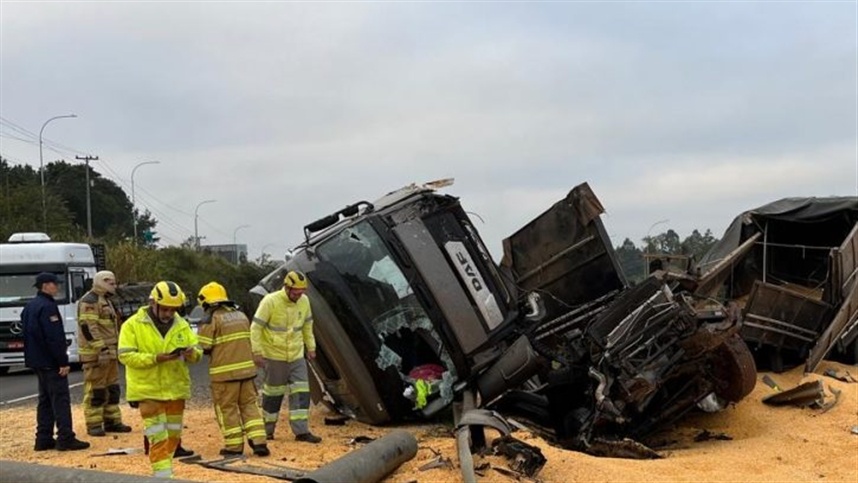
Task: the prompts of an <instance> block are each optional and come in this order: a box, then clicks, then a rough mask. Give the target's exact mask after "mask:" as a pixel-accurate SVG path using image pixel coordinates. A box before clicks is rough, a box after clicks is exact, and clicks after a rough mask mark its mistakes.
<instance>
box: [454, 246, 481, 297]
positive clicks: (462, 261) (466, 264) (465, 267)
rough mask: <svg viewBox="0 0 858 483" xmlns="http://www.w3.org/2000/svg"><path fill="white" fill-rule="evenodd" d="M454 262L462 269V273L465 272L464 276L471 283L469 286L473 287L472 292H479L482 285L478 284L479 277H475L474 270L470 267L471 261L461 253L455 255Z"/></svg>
mask: <svg viewBox="0 0 858 483" xmlns="http://www.w3.org/2000/svg"><path fill="white" fill-rule="evenodd" d="M456 261H457V262H459V265H461V267H462V271H464V272H465V275H467V276H468V279H469V280H470V281H471V285H473V286H474V290H476V291H477V292H479V291H480V290H482V289H483V284H482V283H480V277H479V276H478V275H477V273H476V271H475V270H474V266H473V265H471V261H470V260H469V259H468V258H466V257H465V255H464V254H462V252H459V253H457V254H456Z"/></svg>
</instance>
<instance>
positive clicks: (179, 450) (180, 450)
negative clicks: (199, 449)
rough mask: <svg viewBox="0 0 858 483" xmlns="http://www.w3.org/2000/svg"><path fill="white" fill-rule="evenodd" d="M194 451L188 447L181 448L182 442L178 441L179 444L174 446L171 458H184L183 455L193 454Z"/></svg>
mask: <svg viewBox="0 0 858 483" xmlns="http://www.w3.org/2000/svg"><path fill="white" fill-rule="evenodd" d="M193 455H194V451H193V450H190V449H185V448H182V443H181V442H179V446H178V447H177V448H176V451H174V452H173V458H184V457H185V456H193Z"/></svg>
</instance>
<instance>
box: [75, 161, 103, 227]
mask: <svg viewBox="0 0 858 483" xmlns="http://www.w3.org/2000/svg"><path fill="white" fill-rule="evenodd" d="M74 158H75V159H79V160H81V161H86V236H88V237H89V238H90V239H92V202H91V200H90V197H89V162H90V161H98V156H90V155H86V156H82V157H81V156H75V157H74Z"/></svg>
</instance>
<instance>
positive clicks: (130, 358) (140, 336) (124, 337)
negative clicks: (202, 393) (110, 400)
mask: <svg viewBox="0 0 858 483" xmlns="http://www.w3.org/2000/svg"><path fill="white" fill-rule="evenodd" d="M187 347H192V348H194V351H193V354H192V356H191V357H190V358H189V359H188V362H197V361H199V360H200V358H201V357H202V355H203V350H202V349H200V347H199V342H198V340H197V335H196V334H194V331H193V330H192V329H191V326H190V324H188V322H187V321H186V320H185V319H183V318H182V317H180V316H179V315H178V314H176V315H174V316H173V325H171V326H170V330H169V331H167V334H166V335H165V336H163V337H162V336H161V333H160V332H158V328H157V327H155V323H154V322H152V319H151V318H149V307H148V306H147V307H141V308H140V310H138V311H137V312H136V313H135V314H134V315H132V316H131V317H129V318H128V320H126V321H125V323H124V324H122V328H121V329H120V330H119V362H121V363H122V364H124V365H125V383H126V388H125V398H126V399H127V400H129V401H142V400H145V399H155V400H158V401H175V400H178V399H190V397H191V375H190V372H189V371H188V366H187V364H185V361H184V360H182V358H179V359H174V360H171V361H167V362H156V359H155V358H156V357H157V356H158V354H167V353H170V352H172V351H173V350H175V349H178V348H187Z"/></svg>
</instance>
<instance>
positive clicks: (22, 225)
mask: <svg viewBox="0 0 858 483" xmlns="http://www.w3.org/2000/svg"><path fill="white" fill-rule="evenodd" d="M86 168H87V167H86V165H84V164H69V163H66V162H65V161H55V162H52V163H49V164H47V165H46V166H45V195H46V196H45V205H46V212H47V220H46V222H45V220H43V219H42V191H41V177H40V175H39V172H38V170H36V169H34V168H32V167H31V166H28V165H12V164H10V163H9V162H8V161H7V160H5V159H2V158H0V183H2V184H0V240H2V241H6V240H7V239H8V238H9V235H11V234H12V233H18V232H45V233H47V234H48V235H49V236H50V237H51V239H52V240H54V241H67V242H89V243H93V242H98V243H103V244H104V245H105V247H106V249H107V268H108V269H109V270H112V271H113V272H114V273H115V274H116V278H117V282H118V283H120V284H128V283H143V282H157V281H159V280H172V281H175V282H176V283H178V284H179V285H180V286H181V287H182V289H183V290H184V291H185V293H186V295H187V296H188V297H189V298H190V299H191V300H192V301H193V300H195V299H196V294H197V292H198V291H199V289H200V287H202V286H203V285H205V284H206V283H208V282H211V281H217V282H219V283H221V284H223V285H224V287H226V289H227V292H228V293H229V296H230V298H232V299H233V300H235V301H236V302H238V303H239V304H241V305H242V306H244V307H251V306H252V304H251V299H250V297H249V294H248V290H250V289H251V288H253V287H254V286H255V285H256V284H257V283H258V282H259V280H261V279H262V278H263V277H264V276H265V275H267V274H268V273H269V272H270V271H271V270H273V269H274V268H275V267H276V265H277V263H275V262H272V261H271V260H270V259H268V258H267V257H266V256H263V257H262V258H260V259H257V260H256V261H253V262H248V263H240V264H233V263H230V262H229V261H227V260H225V259H224V258H221V257H220V256H217V255H213V254H210V253H205V252H197V251H195V250H194V249H193V248H191V246H192V243H190V242H188V243H184V244H183V245H182V246H181V247H167V248H160V249H159V248H157V247H156V246H155V242H157V241H158V238H157V236H151V237H146V236H145V235H144V234H145V233H146V232H150V233H153V232H154V230H155V227H156V225H157V221H156V220H155V218H153V216H152V215H151V214H150V213H149V211H145V212H144V213H139V212H138V211H136V210H133V207H132V205H131V200H130V199H129V198H128V196H127V195H126V194H125V192H124V191H123V190H122V188H121V187H120V186H118V185H117V184H116V183H114V182H113V181H111V180H109V179H107V178H105V177H103V176H102V175H101V174H99V173H98V172H97V171H95V170H94V169H93V168H92V167H91V166H90V167H89V170H90V172H89V177H90V181H91V186H90V199H91V210H92V215H91V218H92V238H91V239H90V238H88V237H87V234H86V232H87V219H86ZM132 216H133V218H132ZM135 218H136V220H137V234H138V237H137V243H136V244H135V243H134V236H133V234H134V225H133V220H134V219H135Z"/></svg>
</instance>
